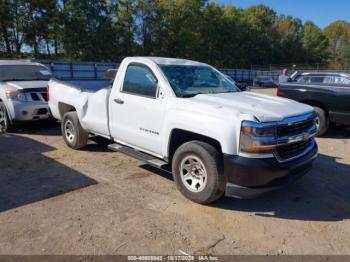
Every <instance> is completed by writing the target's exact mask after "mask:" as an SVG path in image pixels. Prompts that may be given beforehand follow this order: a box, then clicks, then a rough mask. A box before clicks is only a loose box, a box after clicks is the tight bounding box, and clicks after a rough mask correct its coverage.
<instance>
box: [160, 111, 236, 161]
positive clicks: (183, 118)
mask: <svg viewBox="0 0 350 262" xmlns="http://www.w3.org/2000/svg"><path fill="white" fill-rule="evenodd" d="M240 125H241V120H240V119H236V120H234V119H232V121H230V120H228V119H225V118H219V117H215V116H210V115H206V114H198V113H197V112H188V111H178V110H176V111H175V110H173V111H171V112H169V114H168V115H167V117H166V121H165V126H164V132H163V134H164V137H165V138H164V143H163V145H162V153H163V155H164V156H166V157H168V154H169V144H170V137H171V134H172V131H173V130H175V129H181V130H184V131H189V132H192V133H196V134H199V135H203V136H207V137H210V138H212V139H215V140H217V141H218V142H219V143H220V146H221V149H222V153H224V154H230V155H236V154H237V150H238V144H237V142H238V136H239V134H238V133H237V130H240Z"/></svg>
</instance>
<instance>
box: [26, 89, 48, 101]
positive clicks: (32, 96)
mask: <svg viewBox="0 0 350 262" xmlns="http://www.w3.org/2000/svg"><path fill="white" fill-rule="evenodd" d="M25 93H26V94H27V97H29V100H30V101H36V102H47V91H46V89H45V88H32V89H28V90H26V91H25Z"/></svg>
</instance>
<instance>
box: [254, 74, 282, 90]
mask: <svg viewBox="0 0 350 262" xmlns="http://www.w3.org/2000/svg"><path fill="white" fill-rule="evenodd" d="M253 86H254V87H261V88H275V87H276V83H275V81H274V80H273V79H272V78H271V77H269V76H257V77H256V78H255V79H254V81H253Z"/></svg>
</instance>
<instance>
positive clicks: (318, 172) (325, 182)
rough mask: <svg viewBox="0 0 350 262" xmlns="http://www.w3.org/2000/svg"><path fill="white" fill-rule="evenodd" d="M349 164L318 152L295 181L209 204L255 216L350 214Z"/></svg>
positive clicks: (330, 217)
mask: <svg viewBox="0 0 350 262" xmlns="http://www.w3.org/2000/svg"><path fill="white" fill-rule="evenodd" d="M349 188H350V165H347V164H342V163H338V162H337V158H334V157H330V156H327V155H319V157H318V159H317V160H316V161H315V164H314V168H313V169H312V170H311V171H310V173H308V174H306V176H305V177H303V178H302V179H301V180H300V181H298V182H297V183H295V184H293V185H291V186H289V187H286V188H284V189H281V190H279V191H276V192H272V193H269V194H266V195H264V196H261V197H259V198H255V199H249V200H237V199H232V198H227V197H225V198H223V199H220V200H218V201H217V202H215V203H213V205H212V206H213V207H216V208H220V209H227V210H234V211H242V212H255V214H256V215H257V216H263V217H274V218H281V219H292V220H306V221H339V220H343V219H349V218H350V190H349Z"/></svg>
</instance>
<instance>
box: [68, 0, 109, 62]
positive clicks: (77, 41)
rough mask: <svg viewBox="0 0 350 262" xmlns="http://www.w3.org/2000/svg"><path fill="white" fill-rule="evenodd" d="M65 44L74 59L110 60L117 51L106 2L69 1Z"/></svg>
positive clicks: (90, 0) (92, 0) (88, 0)
mask: <svg viewBox="0 0 350 262" xmlns="http://www.w3.org/2000/svg"><path fill="white" fill-rule="evenodd" d="M63 16H64V35H63V45H64V49H65V53H66V55H67V56H68V57H69V58H71V59H79V60H80V59H82V60H90V61H110V59H111V55H112V54H113V53H114V52H115V43H114V41H112V39H113V37H114V29H113V26H112V20H111V16H110V14H109V7H108V4H107V1H106V0H105V1H95V0H86V1H80V0H66V1H64V5H63Z"/></svg>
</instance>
